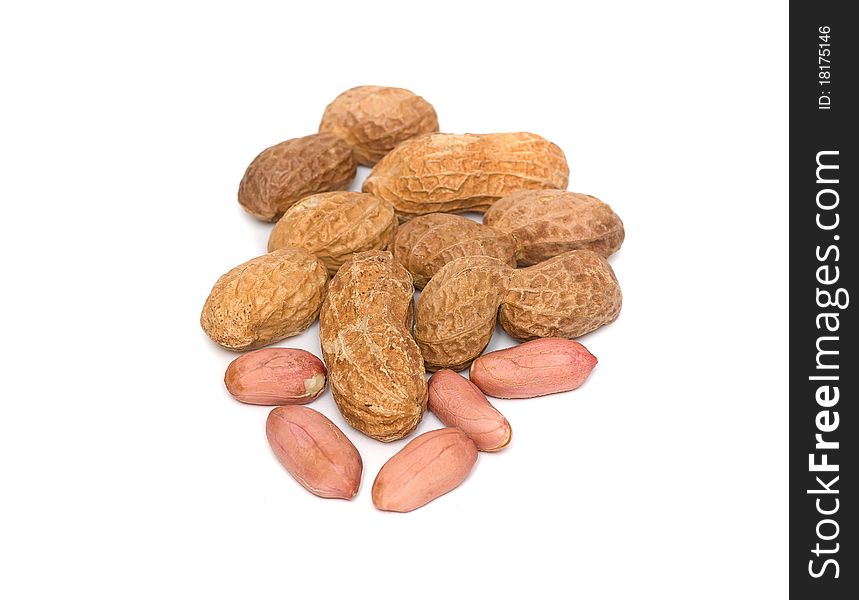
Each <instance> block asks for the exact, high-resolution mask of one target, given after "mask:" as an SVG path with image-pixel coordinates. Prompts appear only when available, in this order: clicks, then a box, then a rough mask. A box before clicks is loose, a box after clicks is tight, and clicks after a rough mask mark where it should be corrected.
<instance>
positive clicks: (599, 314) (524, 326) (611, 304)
mask: <svg viewBox="0 0 859 600" xmlns="http://www.w3.org/2000/svg"><path fill="white" fill-rule="evenodd" d="M621 300H622V297H621V292H620V286H619V285H618V283H617V278H616V277H615V274H614V270H613V269H612V268H611V265H609V264H608V261H607V260H606V259H605V258H603V257H602V256H600V255H599V254H597V253H595V252H592V251H590V250H573V251H571V252H565V253H564V254H560V255H558V256H556V257H554V258H550V259H549V260H546V261H544V262H541V263H539V264H536V265H534V266H532V267H528V268H525V269H518V270H517V271H516V272H515V274H514V275H513V277H511V279H510V285H509V286H508V288H507V293H506V294H505V296H504V300H503V302H502V303H501V310H500V311H499V313H498V321H499V323H500V324H501V327H502V328H503V329H504V331H506V332H507V333H508V334H510V335H511V336H512V337H514V338H516V339H519V340H532V339H534V338H539V337H563V338H577V337H579V336H582V335H585V334H586V333H590V332H591V331H593V330H595V329H597V328H599V327H602V326H603V325H607V324H609V323H611V322H613V321H614V320H615V319H616V318H617V316H618V314H619V313H620V306H621Z"/></svg>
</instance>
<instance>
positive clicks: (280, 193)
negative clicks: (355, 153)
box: [239, 133, 357, 221]
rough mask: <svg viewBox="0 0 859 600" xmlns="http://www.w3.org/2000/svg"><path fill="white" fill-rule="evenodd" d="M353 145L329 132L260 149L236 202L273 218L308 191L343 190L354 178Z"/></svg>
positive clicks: (254, 213) (246, 208) (355, 166)
mask: <svg viewBox="0 0 859 600" xmlns="http://www.w3.org/2000/svg"><path fill="white" fill-rule="evenodd" d="M356 170H357V165H356V164H355V159H353V158H352V148H351V147H350V146H349V144H347V143H346V142H345V141H344V140H342V139H341V138H339V137H337V136H336V135H334V134H332V133H317V134H313V135H308V136H305V137H302V138H296V139H293V140H288V141H286V142H282V143H280V144H277V145H276V146H272V147H271V148H267V149H265V150H263V151H262V152H261V153H260V154H259V155H258V156H257V157H256V158H255V159H254V160H253V162H251V164H250V165H249V166H248V168H247V170H246V171H245V175H244V177H242V181H241V183H240V184H239V204H241V205H242V207H244V209H245V210H246V211H248V212H249V213H250V214H252V215H253V216H255V217H256V218H257V219H260V220H263V221H276V220H277V219H279V218H280V217H281V215H283V213H285V212H286V210H287V209H288V208H289V207H290V206H292V205H293V204H295V203H296V202H298V201H299V200H301V199H302V198H304V197H305V196H309V195H311V194H317V193H319V192H330V191H335V190H345V189H346V188H348V187H349V184H350V183H351V182H352V180H353V179H354V178H355V173H356Z"/></svg>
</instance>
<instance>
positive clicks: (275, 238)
mask: <svg viewBox="0 0 859 600" xmlns="http://www.w3.org/2000/svg"><path fill="white" fill-rule="evenodd" d="M396 231H397V217H396V215H395V214H394V207H393V206H391V205H390V203H388V202H387V201H385V200H382V199H381V198H376V197H375V196H372V195H370V194H362V193H359V192H325V193H322V194H314V195H313V196H308V197H307V198H305V199H303V200H301V201H300V202H298V203H297V204H295V205H293V206H292V207H291V208H290V209H289V210H287V211H286V214H284V215H283V217H281V219H280V220H279V221H278V222H277V224H276V225H275V226H274V229H272V231H271V235H270V236H269V239H268V251H269V252H271V251H273V250H277V249H279V248H284V247H286V246H294V247H297V248H304V249H305V250H307V251H308V252H310V253H312V254H315V255H316V257H317V258H318V259H319V260H321V261H322V262H323V263H324V264H325V266H326V267H327V268H328V272H329V274H331V275H334V273H336V272H337V269H339V268H340V265H342V264H343V263H344V262H345V261H346V260H347V259H349V258H350V257H351V256H352V255H353V254H355V253H356V252H364V251H367V250H384V249H386V248H387V247H388V244H390V242H391V240H392V239H393V237H394V234H395V233H396Z"/></svg>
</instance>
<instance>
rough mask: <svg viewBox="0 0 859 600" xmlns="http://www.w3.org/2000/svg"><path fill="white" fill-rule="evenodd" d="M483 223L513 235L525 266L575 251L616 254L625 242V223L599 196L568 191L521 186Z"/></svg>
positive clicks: (605, 254)
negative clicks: (528, 188)
mask: <svg viewBox="0 0 859 600" xmlns="http://www.w3.org/2000/svg"><path fill="white" fill-rule="evenodd" d="M483 223H484V224H485V225H489V226H490V227H494V228H496V229H498V230H500V231H503V232H506V233H509V234H510V235H512V236H513V237H514V238H515V239H516V241H517V243H518V252H517V254H516V259H517V261H518V264H519V266H528V265H535V264H537V263H541V262H543V261H544V260H548V259H550V258H552V257H554V256H557V255H559V254H563V253H564V252H569V251H570V250H592V251H594V252H596V253H597V254H600V255H601V256H606V257H608V256H610V255H612V254H614V253H615V252H617V251H618V250H619V249H620V246H621V244H623V238H624V231H623V222H622V221H621V220H620V217H618V216H617V215H616V214H615V212H614V211H613V210H612V209H611V207H610V206H609V205H608V204H606V203H605V202H602V201H601V200H599V199H598V198H594V197H593V196H588V195H586V194H576V193H574V192H565V191H562V190H521V191H518V192H514V193H513V194H510V195H509V196H505V197H504V198H501V199H500V200H498V201H497V202H496V203H495V204H493V205H492V206H491V207H490V208H489V210H487V211H486V214H485V215H483Z"/></svg>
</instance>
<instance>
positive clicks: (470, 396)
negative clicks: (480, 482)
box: [427, 359, 513, 452]
mask: <svg viewBox="0 0 859 600" xmlns="http://www.w3.org/2000/svg"><path fill="white" fill-rule="evenodd" d="M478 360H480V359H478ZM472 368H473V363H472ZM427 397H428V400H427V407H428V408H429V409H430V410H431V411H432V413H433V414H434V415H435V416H437V417H438V419H439V421H441V422H442V423H444V424H445V425H447V426H448V427H458V428H459V429H461V430H462V431H463V432H464V433H465V435H467V436H468V437H470V438H471V440H472V441H473V442H474V443H475V444H476V445H477V449H478V450H480V451H482V452H495V451H497V450H501V449H502V448H504V447H505V446H506V445H507V444H509V443H510V439H511V437H512V436H513V431H512V430H511V429H510V423H508V422H507V419H506V418H504V415H502V414H501V413H500V412H498V411H497V410H496V409H495V407H494V406H492V404H490V402H489V400H487V399H486V396H484V395H483V392H481V391H480V388H478V387H477V386H476V385H474V384H473V383H472V382H471V381H469V380H468V379H466V378H465V377H462V376H460V375H459V374H457V373H454V372H453V371H451V370H449V369H442V370H441V371H438V372H436V373H434V374H433V376H432V377H430V380H429V383H428V384H427Z"/></svg>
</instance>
